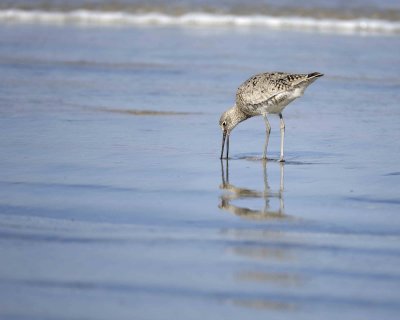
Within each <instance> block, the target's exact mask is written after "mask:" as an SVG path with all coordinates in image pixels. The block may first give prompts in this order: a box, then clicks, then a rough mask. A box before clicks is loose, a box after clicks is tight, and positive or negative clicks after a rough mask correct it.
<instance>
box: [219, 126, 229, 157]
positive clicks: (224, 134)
mask: <svg viewBox="0 0 400 320" xmlns="http://www.w3.org/2000/svg"><path fill="white" fill-rule="evenodd" d="M227 136H228V139H227V141H226V158H227V159H228V155H229V133H227V131H224V132H223V133H222V147H221V157H220V159H222V158H223V157H224V147H225V139H226V137H227Z"/></svg>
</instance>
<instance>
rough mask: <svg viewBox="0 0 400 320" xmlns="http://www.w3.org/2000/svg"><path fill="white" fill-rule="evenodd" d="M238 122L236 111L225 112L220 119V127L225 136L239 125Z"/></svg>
mask: <svg viewBox="0 0 400 320" xmlns="http://www.w3.org/2000/svg"><path fill="white" fill-rule="evenodd" d="M235 120H236V117H235V113H234V110H232V109H229V110H227V111H225V112H224V113H223V114H222V115H221V118H220V119H219V126H220V128H221V130H222V133H223V134H229V133H230V132H231V131H232V130H233V128H235V127H236V125H237V124H238V123H239V122H237V121H235Z"/></svg>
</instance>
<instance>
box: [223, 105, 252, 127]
mask: <svg viewBox="0 0 400 320" xmlns="http://www.w3.org/2000/svg"><path fill="white" fill-rule="evenodd" d="M228 112H229V114H230V118H231V119H232V123H233V125H234V126H233V127H236V126H237V125H238V124H239V123H240V122H242V121H244V120H246V119H248V118H250V116H249V115H247V114H245V113H244V112H243V111H241V110H240V109H239V108H238V107H237V106H236V104H235V105H234V106H233V107H232V108H230V109H229V110H228Z"/></svg>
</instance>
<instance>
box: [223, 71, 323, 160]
mask: <svg viewBox="0 0 400 320" xmlns="http://www.w3.org/2000/svg"><path fill="white" fill-rule="evenodd" d="M321 76H322V74H321V73H319V72H314V73H309V74H292V73H285V72H266V73H260V74H257V75H254V76H252V77H251V78H249V79H248V80H246V81H245V82H243V83H242V84H241V85H240V86H239V88H238V89H237V92H236V103H235V105H234V106H233V107H232V108H230V109H228V110H227V111H225V112H224V113H223V114H222V116H221V118H220V121H219V124H220V126H221V129H222V131H223V134H224V138H223V145H222V152H221V158H222V156H223V149H224V142H225V136H227V137H228V140H227V157H228V148H229V134H230V132H231V131H232V130H233V129H234V128H235V127H236V125H238V124H239V123H240V122H242V121H244V120H246V119H248V118H250V117H253V116H258V115H262V116H263V117H264V120H265V124H266V127H267V138H266V142H265V147H264V155H263V158H266V149H267V145H268V139H269V132H270V130H271V127H270V125H269V122H268V119H267V115H268V114H278V115H279V117H280V119H281V157H280V161H283V139H284V129H285V124H284V122H283V117H282V111H283V109H284V108H285V107H286V106H287V105H288V104H289V103H290V102H292V101H293V100H295V99H296V98H298V97H301V96H302V95H303V93H304V91H305V89H306V88H307V87H308V86H309V85H310V84H311V83H313V82H314V81H315V80H316V79H317V78H319V77H321Z"/></svg>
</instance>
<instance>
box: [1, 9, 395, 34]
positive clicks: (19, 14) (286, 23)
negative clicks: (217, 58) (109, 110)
mask: <svg viewBox="0 0 400 320" xmlns="http://www.w3.org/2000/svg"><path fill="white" fill-rule="evenodd" d="M0 23H43V24H78V25H102V26H104V25H128V26H129V25H160V26H204V27H207V26H221V27H264V28H271V29H296V30H309V31H319V32H337V33H377V34H382V33H386V34H399V33H400V22H398V21H392V20H380V19H371V18H356V19H338V18H315V17H304V16H301V17H300V16H298V17H297V16H270V15H234V14H218V13H203V12H188V13H184V14H181V15H172V14H166V13H158V12H147V13H129V12H112V11H111V12H108V11H93V10H74V11H42V10H21V9H7V10H0Z"/></svg>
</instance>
